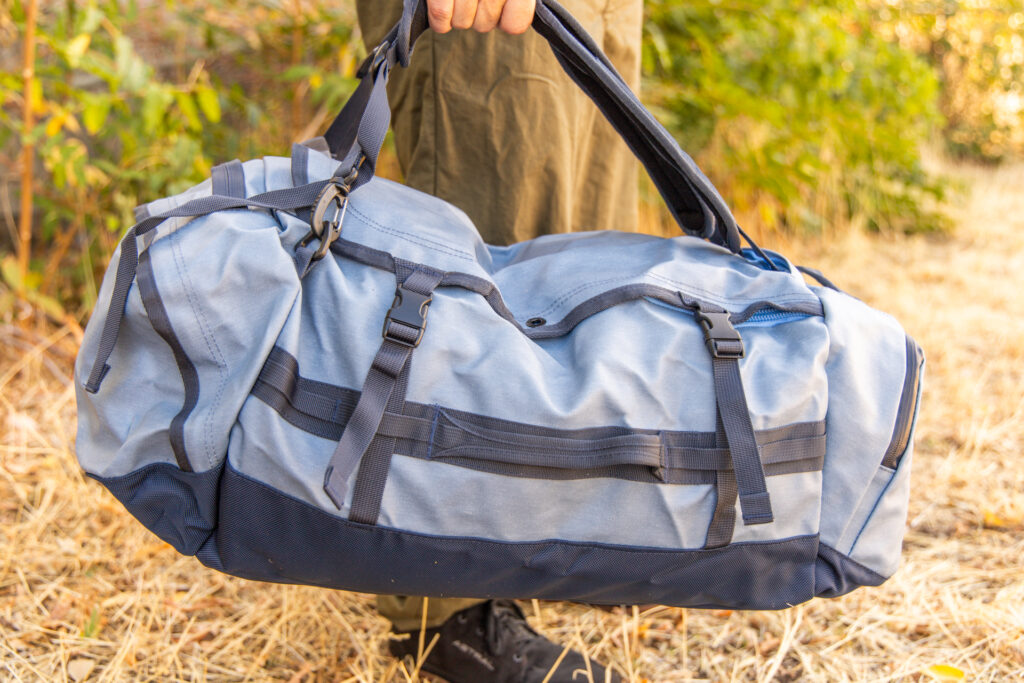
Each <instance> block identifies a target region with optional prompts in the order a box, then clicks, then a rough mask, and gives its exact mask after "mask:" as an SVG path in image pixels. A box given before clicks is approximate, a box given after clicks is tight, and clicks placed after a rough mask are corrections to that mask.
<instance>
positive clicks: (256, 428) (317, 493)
mask: <svg viewBox="0 0 1024 683" xmlns="http://www.w3.org/2000/svg"><path fill="white" fill-rule="evenodd" d="M333 452H334V442H333V441H330V440H328V439H322V438H320V437H318V436H314V435H313V434H310V433H308V432H304V431H302V430H301V429H299V428H298V427H294V426H292V425H291V424H289V423H288V422H286V421H285V420H283V419H282V418H281V416H280V415H278V414H277V413H276V412H274V409H273V408H271V407H270V406H268V405H267V404H266V403H264V402H263V401H261V400H259V399H258V398H256V397H255V396H250V397H249V398H248V399H247V400H246V402H245V405H244V406H243V407H242V411H241V412H240V413H239V415H238V422H237V424H235V426H234V428H233V429H232V431H231V440H230V443H229V447H228V462H230V463H231V466H232V467H234V468H235V469H236V470H238V471H239V472H241V473H242V474H244V475H246V476H249V477H251V478H253V479H255V480H256V481H263V482H267V483H268V484H270V485H271V486H273V487H274V488H276V489H278V490H280V491H283V492H284V493H287V494H288V495H289V496H293V497H294V498H297V499H299V500H301V501H303V502H306V503H310V504H312V505H316V506H317V507H318V508H320V509H321V510H323V511H324V512H326V513H327V514H330V515H335V516H337V517H343V518H344V517H348V512H349V508H350V505H351V503H352V486H351V483H352V482H349V486H348V493H347V496H346V500H345V501H344V505H343V506H342V507H341V508H340V509H339V508H337V507H336V506H335V505H334V503H333V502H331V499H330V498H328V497H327V494H326V493H324V470H325V469H326V468H327V462H328V461H329V460H330V459H331V453H333ZM354 478H355V477H354V473H353V479H354Z"/></svg>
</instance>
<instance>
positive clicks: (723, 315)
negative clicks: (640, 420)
mask: <svg viewBox="0 0 1024 683" xmlns="http://www.w3.org/2000/svg"><path fill="white" fill-rule="evenodd" d="M685 303H686V302H685V301H684V305H685ZM696 309H697V310H696V312H695V315H696V318H697V322H698V323H699V324H700V326H701V328H702V329H703V330H704V343H705V345H706V346H707V349H708V352H709V353H710V354H711V369H712V374H713V376H714V383H715V402H716V403H717V405H718V412H719V414H720V415H721V420H722V426H723V428H724V429H725V437H726V441H727V442H728V444H729V452H730V453H731V454H732V462H733V471H734V472H735V474H736V485H737V489H738V491H739V499H740V510H741V511H742V513H743V523H744V524H768V523H770V522H772V521H774V516H773V515H772V506H771V501H770V500H769V497H768V488H767V486H766V484H765V479H764V467H763V466H762V464H761V451H760V448H759V447H758V443H757V437H756V436H755V435H754V427H753V425H752V424H751V422H750V409H749V408H748V407H747V397H746V394H745V393H744V391H743V378H742V377H741V375H740V358H742V357H743V355H744V353H745V351H744V347H743V339H742V338H740V335H739V332H737V331H736V328H735V327H733V325H732V321H731V320H730V318H729V313H728V312H726V311H725V309H722V308H718V307H715V306H710V305H708V304H699V305H697V306H696Z"/></svg>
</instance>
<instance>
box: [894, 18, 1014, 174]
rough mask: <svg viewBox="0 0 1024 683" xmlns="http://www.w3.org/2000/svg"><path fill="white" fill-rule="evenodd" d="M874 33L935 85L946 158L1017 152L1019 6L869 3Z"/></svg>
mask: <svg viewBox="0 0 1024 683" xmlns="http://www.w3.org/2000/svg"><path fill="white" fill-rule="evenodd" d="M874 4H876V5H877V7H875V12H876V14H877V15H878V18H879V28H880V29H881V30H882V31H883V32H884V33H886V34H887V35H891V36H892V38H893V39H894V40H897V41H899V43H900V45H902V46H905V47H906V48H907V49H909V50H914V51H916V52H917V53H919V54H921V55H922V56H923V57H924V58H925V59H927V60H928V61H929V63H930V64H931V65H932V67H933V68H934V69H935V71H936V73H938V75H939V78H940V80H941V82H942V96H941V98H940V107H941V110H942V114H943V115H944V116H945V119H946V122H945V125H944V129H943V138H944V140H945V142H946V147H947V149H948V151H949V152H950V153H951V154H952V155H953V156H954V157H959V158H965V159H974V160H978V161H984V162H999V161H1003V160H1005V159H1008V158H1010V157H1013V156H1020V155H1022V154H1024V4H1021V2H1020V0H985V1H983V2H979V1H977V0H972V1H968V0H884V1H883V0H874Z"/></svg>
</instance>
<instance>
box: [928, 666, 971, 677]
mask: <svg viewBox="0 0 1024 683" xmlns="http://www.w3.org/2000/svg"><path fill="white" fill-rule="evenodd" d="M926 671H927V672H928V673H929V674H930V675H931V676H933V677H934V678H935V679H936V680H940V681H962V680H963V679H964V672H963V671H961V670H960V669H958V668H956V667H955V666H950V665H949V664H932V665H931V666H930V667H928V668H927V669H926Z"/></svg>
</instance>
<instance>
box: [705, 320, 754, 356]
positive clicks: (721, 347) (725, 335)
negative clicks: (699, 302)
mask: <svg viewBox="0 0 1024 683" xmlns="http://www.w3.org/2000/svg"><path fill="white" fill-rule="evenodd" d="M696 316H697V322H699V323H700V326H701V329H703V330H704V345H705V346H707V347H708V351H709V352H710V353H711V355H712V356H713V357H715V358H743V355H744V353H745V349H744V348H743V338H742V337H740V333H739V332H737V331H736V328H735V327H733V324H732V321H731V320H730V319H729V313H728V312H726V311H721V312H715V311H706V310H700V309H698V310H697V311H696Z"/></svg>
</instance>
